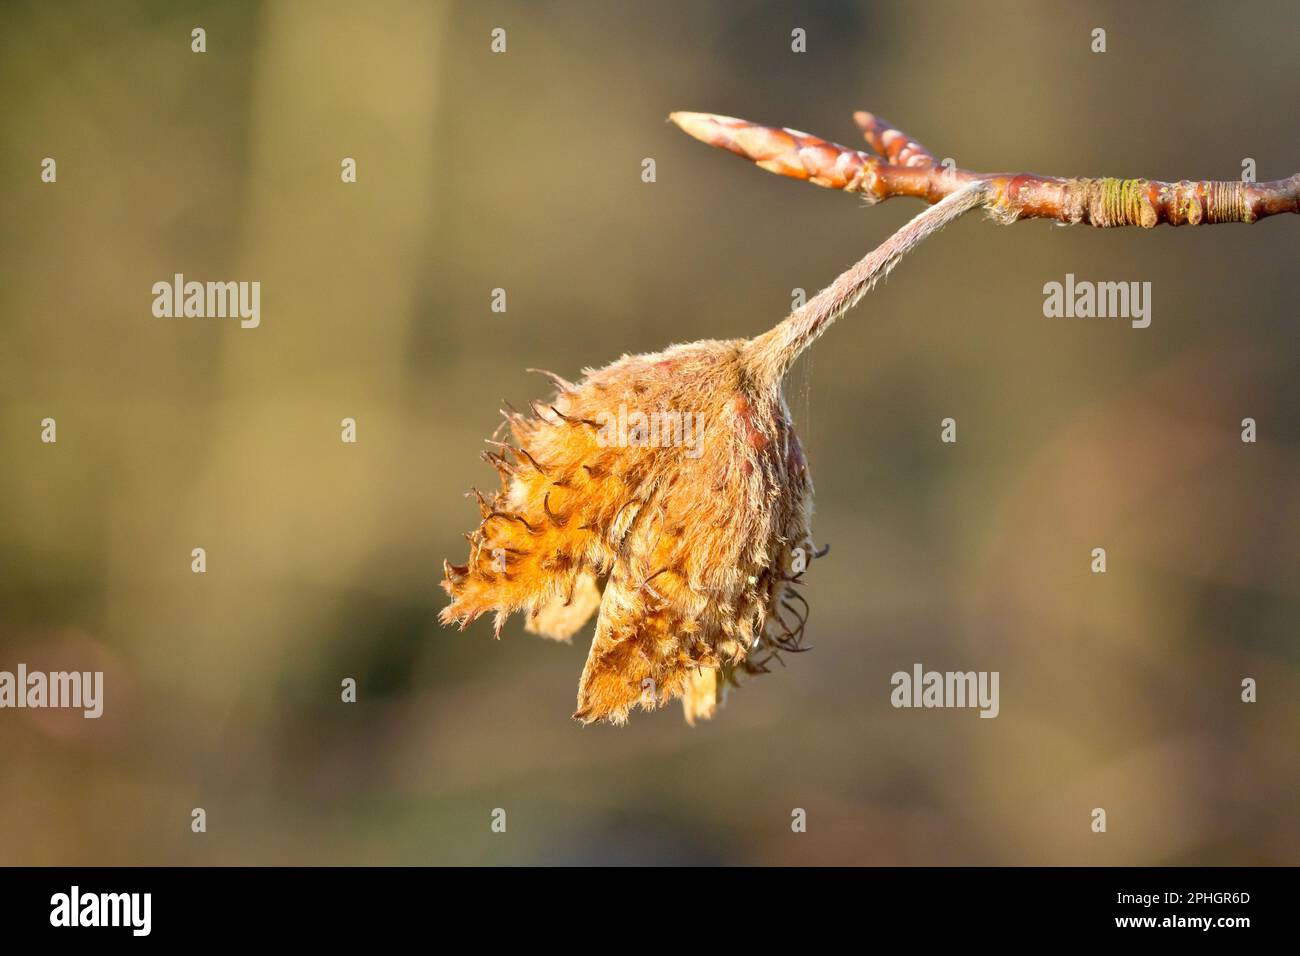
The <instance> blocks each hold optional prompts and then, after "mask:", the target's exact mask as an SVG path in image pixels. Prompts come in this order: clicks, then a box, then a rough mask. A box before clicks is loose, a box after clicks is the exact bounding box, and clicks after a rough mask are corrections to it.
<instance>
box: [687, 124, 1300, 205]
mask: <svg viewBox="0 0 1300 956" xmlns="http://www.w3.org/2000/svg"><path fill="white" fill-rule="evenodd" d="M669 119H671V120H672V121H673V122H674V123H676V124H677V125H678V126H680V127H681V128H682V129H683V130H685V131H686V132H687V133H689V134H690V135H691V136H694V137H695V138H696V139H698V140H700V141H701V142H704V143H708V144H709V145H710V146H718V147H720V148H722V149H726V150H730V151H731V152H733V153H735V154H736V155H738V156H743V157H745V158H746V159H748V160H750V161H751V162H754V163H756V164H758V165H759V166H761V167H762V168H764V169H766V170H768V171H769V172H773V173H779V174H780V175H782V176H789V177H791V178H793V179H803V180H807V181H809V182H812V183H816V184H817V185H818V186H825V187H826V188H828V189H840V190H843V191H845V192H852V193H860V194H862V195H863V196H865V197H866V198H867V199H868V200H870V201H871V202H880V201H882V200H885V199H890V198H892V197H894V196H912V197H914V198H917V199H924V200H926V201H927V202H930V203H937V202H939V201H940V200H941V199H943V198H944V197H945V196H949V195H951V194H952V193H955V192H957V191H958V190H960V189H961V188H962V187H964V186H968V185H970V184H971V183H974V182H983V183H986V184H987V186H988V192H987V195H986V197H985V200H984V204H985V207H986V208H987V209H988V210H989V212H990V213H992V214H993V216H994V217H995V218H996V219H998V220H999V221H1000V222H1004V223H1011V222H1015V221H1017V220H1019V219H1053V220H1056V221H1057V222H1062V223H1083V224H1086V225H1090V226H1100V227H1111V226H1142V227H1144V228H1148V229H1149V228H1151V227H1153V226H1156V225H1158V224H1159V223H1162V222H1167V223H1169V224H1170V225H1173V226H1182V225H1189V226H1195V225H1198V224H1201V223H1218V222H1255V221H1256V220H1259V219H1263V218H1264V217H1266V216H1274V215H1277V214H1279V213H1286V212H1300V173H1297V174H1296V175H1295V176H1292V177H1290V178H1289V179H1278V180H1274V181H1272V182H1267V183H1245V182H1236V181H1227V182H1214V181H1202V182H1190V181H1188V180H1183V181H1180V182H1176V183H1166V182H1160V181H1158V180H1154V179H1115V178H1111V177H1102V178H1072V179H1063V178H1060V177H1056V176H1038V175H1035V174H1032V173H978V172H971V171H970V170H966V169H958V168H955V167H945V166H944V165H942V164H941V163H940V162H938V161H937V160H936V159H935V157H934V154H933V153H932V152H931V151H930V150H928V149H926V148H925V147H924V146H921V145H920V144H919V143H917V142H916V141H915V140H913V139H912V138H911V137H910V136H908V135H907V134H906V133H903V132H902V131H900V130H898V129H897V128H895V127H893V126H891V125H890V124H889V123H887V122H886V121H885V120H883V119H881V118H880V117H878V116H875V115H874V114H871V113H865V112H860V113H857V114H855V116H854V119H855V120H856V121H857V123H858V126H859V127H861V129H862V131H863V135H864V136H865V138H866V140H867V144H868V146H870V148H871V151H866V150H858V149H850V148H849V147H847V146H840V145H839V144H838V143H831V142H827V141H826V140H824V139H819V138H818V137H816V136H810V135H809V134H807V133H801V132H799V131H797V130H791V129H776V128H774V127H770V126H762V125H759V124H758V123H751V122H749V121H748V120H742V119H736V118H734V117H730V116H716V115H714V114H712V113H684V112H678V113H672V114H671V115H670V116H669Z"/></svg>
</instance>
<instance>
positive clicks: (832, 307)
mask: <svg viewBox="0 0 1300 956" xmlns="http://www.w3.org/2000/svg"><path fill="white" fill-rule="evenodd" d="M913 145H915V144H913ZM989 194H990V193H989V187H988V185H987V184H986V183H984V182H973V183H969V184H968V185H966V186H963V187H962V188H961V189H959V190H957V191H956V192H954V193H952V194H950V195H948V196H947V197H945V198H944V199H943V200H942V201H940V202H939V203H938V204H936V205H934V206H931V207H930V208H929V209H927V210H925V211H924V212H922V213H921V214H920V215H918V216H916V217H915V218H913V219H912V220H911V221H910V222H908V223H907V224H906V225H904V226H903V227H902V228H901V229H899V230H898V231H897V232H895V233H894V234H893V235H892V236H890V237H889V238H888V239H886V240H885V241H884V242H882V243H881V244H880V245H878V246H877V247H876V248H874V249H872V250H871V251H870V252H868V253H867V254H866V255H865V256H864V257H863V258H862V259H860V260H859V261H858V262H857V264H855V265H854V266H853V267H852V268H850V269H848V270H847V271H845V272H844V273H843V274H841V275H840V276H839V278H837V279H836V280H835V281H834V282H832V283H831V284H830V285H828V286H827V287H826V288H825V289H823V290H822V291H821V292H819V293H817V295H815V296H813V297H812V298H811V299H809V300H808V301H807V302H806V303H805V304H804V305H803V307H802V308H799V309H796V310H795V311H794V312H793V313H791V314H790V315H789V316H788V317H787V318H785V319H784V320H782V321H781V322H780V323H779V324H778V325H776V326H775V327H774V328H773V329H772V330H771V331H769V332H766V333H764V334H763V335H760V336H758V337H757V338H755V339H753V340H752V341H751V342H750V343H749V345H748V346H747V356H748V363H749V368H750V371H751V374H752V375H753V377H754V381H755V383H756V384H758V385H759V386H760V387H772V386H775V385H779V384H780V383H781V381H782V380H783V379H784V378H785V375H786V372H788V371H789V370H790V366H791V365H793V364H794V360H795V359H796V358H798V357H799V355H800V353H802V352H803V350H804V349H806V348H807V347H808V346H809V345H811V344H812V343H813V342H815V341H816V340H817V337H818V336H820V335H821V334H822V333H823V332H825V331H826V329H827V328H829V327H830V325H831V323H832V322H834V321H835V320H836V319H838V318H839V317H840V316H841V315H843V314H844V313H845V312H847V311H848V310H849V309H851V308H853V306H855V305H857V304H858V302H859V301H861V299H862V297H863V296H864V295H866V294H867V293H868V292H869V291H871V287H872V286H873V285H875V284H876V282H877V281H878V280H879V279H881V278H883V277H884V276H887V275H889V273H890V271H891V270H892V269H893V268H894V266H896V265H898V262H899V260H901V259H902V258H903V256H905V255H907V254H908V253H909V252H911V251H912V250H913V249H915V248H916V247H917V246H918V245H920V244H921V243H922V242H923V241H924V240H925V239H926V238H928V237H929V236H932V235H934V234H935V233H936V232H938V231H939V230H940V229H942V228H943V227H944V226H946V225H948V223H950V222H952V221H953V220H954V219H959V218H960V217H961V216H964V215H965V214H966V213H968V212H970V211H971V210H972V209H974V208H976V207H977V206H982V205H984V203H985V202H986V201H987V200H988V198H989Z"/></svg>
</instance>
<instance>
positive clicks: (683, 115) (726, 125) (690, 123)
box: [668, 110, 747, 156]
mask: <svg viewBox="0 0 1300 956" xmlns="http://www.w3.org/2000/svg"><path fill="white" fill-rule="evenodd" d="M668 119H669V121H670V122H673V123H676V124H677V126H678V127H679V128H680V129H681V130H682V132H684V133H686V134H687V135H689V136H694V137H695V138H696V139H698V140H699V141H700V142H701V143H708V144H709V145H710V146H719V147H721V148H723V149H729V150H731V151H732V152H733V153H739V154H740V155H742V156H744V155H745V151H744V150H743V149H741V148H740V147H739V144H738V143H737V142H736V137H735V135H734V131H735V129H736V128H738V127H743V126H745V125H747V124H746V123H745V121H744V120H738V119H736V118H735V117H734V116H719V115H717V114H716V113H691V112H689V111H684V110H678V111H677V112H675V113H669V114H668Z"/></svg>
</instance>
